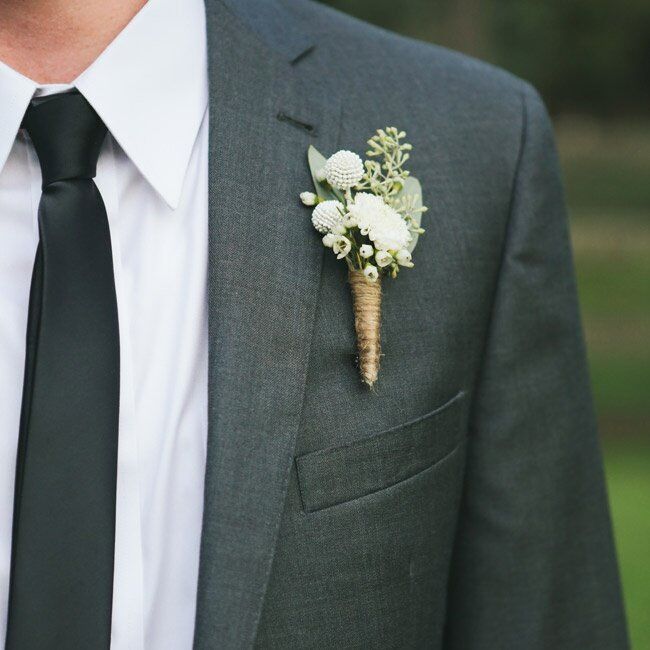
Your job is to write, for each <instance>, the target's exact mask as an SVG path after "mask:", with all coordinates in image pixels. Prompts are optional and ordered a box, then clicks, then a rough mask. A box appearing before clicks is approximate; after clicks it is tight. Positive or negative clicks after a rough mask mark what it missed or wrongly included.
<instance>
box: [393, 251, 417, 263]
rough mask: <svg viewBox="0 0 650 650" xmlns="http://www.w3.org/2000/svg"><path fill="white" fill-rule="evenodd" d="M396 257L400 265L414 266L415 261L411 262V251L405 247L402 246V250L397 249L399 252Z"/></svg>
mask: <svg viewBox="0 0 650 650" xmlns="http://www.w3.org/2000/svg"><path fill="white" fill-rule="evenodd" d="M395 259H396V260H397V263H398V264H399V265H400V266H406V267H408V268H412V267H413V262H411V253H410V252H409V251H407V250H406V249H405V248H402V249H401V250H399V251H397V254H396V255H395Z"/></svg>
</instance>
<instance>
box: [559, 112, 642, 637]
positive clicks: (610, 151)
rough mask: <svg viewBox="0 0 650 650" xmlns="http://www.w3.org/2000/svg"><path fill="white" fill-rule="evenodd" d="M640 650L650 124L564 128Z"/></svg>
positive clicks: (586, 311) (580, 269)
mask: <svg viewBox="0 0 650 650" xmlns="http://www.w3.org/2000/svg"><path fill="white" fill-rule="evenodd" d="M556 126H557V136H558V147H559V150H560V157H561V160H562V166H563V169H564V176H565V183H566V190H567V199H568V203H569V211H570V216H571V231H572V238H573V245H574V251H575V253H574V254H575V264H576V272H577V277H578V289H579V292H580V301H581V307H582V313H583V321H584V328H585V334H586V338H587V349H588V354H589V363H590V369H591V375H592V383H593V388H594V396H595V401H596V409H597V412H598V419H599V425H600V433H601V436H602V440H603V449H604V452H605V470H606V474H607V481H608V487H609V496H610V503H611V509H612V518H613V521H614V534H615V537H616V543H617V548H618V555H619V561H620V565H621V573H622V579H623V590H624V594H625V600H626V607H627V614H628V622H629V626H630V634H631V638H632V647H633V648H634V649H635V650H646V649H650V557H649V556H650V553H649V550H650V435H649V434H650V122H648V123H642V122H641V123H639V122H636V123H634V122H633V123H630V122H629V121H626V122H620V123H616V122H612V121H608V122H605V123H598V122H593V121H590V120H588V119H585V118H582V119H575V118H574V119H568V118H565V119H560V120H558V121H557V125H556Z"/></svg>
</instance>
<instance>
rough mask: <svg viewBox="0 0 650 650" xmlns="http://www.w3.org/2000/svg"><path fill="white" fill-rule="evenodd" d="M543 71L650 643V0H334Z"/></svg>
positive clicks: (612, 474)
mask: <svg viewBox="0 0 650 650" xmlns="http://www.w3.org/2000/svg"><path fill="white" fill-rule="evenodd" d="M326 4H330V5H332V6H334V7H336V8H338V9H341V10H343V11H345V12H347V13H350V14H353V15H356V16H358V17H360V18H363V19H365V20H368V21H370V22H374V23H376V24H379V25H381V26H383V27H386V28H389V29H392V30H394V31H397V32H401V33H403V34H407V35H409V36H413V37H416V38H420V39H423V40H428V41H432V42H435V43H438V44H441V45H445V46H448V47H452V48H454V49H457V50H461V51H463V52H467V53H469V54H472V55H474V56H478V57H479V58H482V59H485V60H488V61H491V62H493V63H495V64H497V65H499V66H502V67H504V68H506V69H507V70H510V71H512V72H514V73H515V74H517V75H519V76H521V77H523V78H525V79H527V80H529V81H531V82H532V83H533V84H534V85H535V86H536V87H537V88H538V90H539V91H540V92H541V93H542V95H543V96H544V99H545V100H546V102H547V105H548V107H549V109H550V111H551V113H552V115H553V118H554V120H555V126H556V132H557V138H558V146H559V150H560V157H561V159H562V165H563V171H564V177H565V184H566V190H567V197H568V203H569V211H570V217H571V230H572V237H573V244H574V250H575V262H576V268H577V274H578V285H579V290H580V299H581V303H582V311H583V319H584V326H585V333H586V337H587V345H588V350H589V362H590V366H591V374H592V381H593V388H594V394H595V397H596V407H597V411H598V419H599V424H600V433H601V438H602V443H603V448H604V451H605V466H606V472H607V479H608V485H609V493H610V501H611V507H612V515H613V518H614V528H615V535H616V541H617V547H618V555H619V560H620V564H621V570H622V576H623V588H624V591H625V599H626V606H627V612H628V620H629V625H630V632H631V636H632V645H633V648H634V649H635V650H650V0H544V1H543V2H540V1H539V0H536V1H533V0H483V1H481V0H403V1H402V2H395V0H326Z"/></svg>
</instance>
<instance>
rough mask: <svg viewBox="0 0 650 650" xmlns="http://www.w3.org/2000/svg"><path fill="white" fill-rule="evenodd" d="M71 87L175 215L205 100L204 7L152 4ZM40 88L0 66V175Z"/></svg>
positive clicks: (189, 2)
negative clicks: (97, 115)
mask: <svg viewBox="0 0 650 650" xmlns="http://www.w3.org/2000/svg"><path fill="white" fill-rule="evenodd" d="M71 85H72V86H74V87H76V88H77V89H78V90H79V91H80V92H81V94H82V95H84V97H85V98H86V99H87V100H88V101H89V102H90V104H91V105H92V107H93V108H94V109H95V110H96V111H97V113H98V114H99V116H100V117H101V118H102V120H103V121H104V123H105V124H106V126H107V128H108V129H109V131H110V132H111V134H112V136H113V137H114V138H115V140H117V142H118V143H119V144H120V146H121V147H122V149H123V150H124V151H125V153H126V155H127V156H128V157H129V158H130V159H131V161H132V162H133V163H134V164H135V165H136V167H137V168H138V169H139V171H140V173H141V174H142V175H143V176H144V177H145V178H146V179H147V181H148V182H149V183H150V184H151V185H152V186H153V187H154V189H155V190H156V191H157V192H158V193H159V194H160V195H161V196H162V198H163V199H164V200H165V202H166V203H167V204H168V205H169V206H170V207H171V208H176V207H177V206H178V203H179V200H180V196H181V192H182V188H183V181H184V178H185V173H186V171H187V167H188V164H189V160H190V156H191V153H192V149H193V147H194V142H195V140H196V136H197V134H198V131H199V127H200V125H201V121H202V119H203V116H204V114H205V110H206V106H207V101H208V81H207V57H206V38H205V8H204V5H203V2H202V0H149V2H147V4H146V5H145V6H144V7H143V8H142V9H141V10H140V12H139V13H138V14H137V15H136V16H135V17H134V18H133V19H132V20H131V22H130V23H129V24H128V25H127V26H126V27H125V28H124V29H123V30H122V32H121V33H120V34H119V35H118V36H117V37H116V38H115V40H114V41H113V42H112V43H111V44H110V45H109V46H108V47H107V48H106V49H105V50H104V52H102V54H101V55H100V56H99V57H98V58H97V59H96V60H95V62H94V63H93V64H92V65H91V66H90V67H89V68H88V69H87V70H85V71H84V72H83V73H82V74H81V75H80V76H79V77H78V78H77V79H76V80H75V81H74V82H73V83H72V84H71ZM37 88H38V84H36V83H34V82H33V81H31V80H30V79H28V78H27V77H24V76H23V75H21V74H19V73H18V72H16V71H14V70H12V69H11V68H9V67H8V66H6V65H4V64H3V63H2V62H0V169H1V168H2V166H4V163H5V161H6V158H7V156H8V155H9V151H10V150H11V147H12V145H13V141H14V139H15V137H16V133H17V131H18V128H19V127H20V122H21V120H22V117H23V115H24V113H25V110H26V109H27V105H28V104H29V101H30V99H31V98H32V96H33V94H34V92H35V91H36V89H37Z"/></svg>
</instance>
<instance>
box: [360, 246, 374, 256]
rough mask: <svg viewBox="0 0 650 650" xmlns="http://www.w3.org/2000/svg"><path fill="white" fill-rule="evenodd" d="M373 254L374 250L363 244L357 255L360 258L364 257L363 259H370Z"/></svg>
mask: <svg viewBox="0 0 650 650" xmlns="http://www.w3.org/2000/svg"><path fill="white" fill-rule="evenodd" d="M374 252H375V249H374V248H373V247H372V246H371V245H370V244H364V245H363V246H361V248H359V255H361V257H365V258H368V257H372V254H373V253H374Z"/></svg>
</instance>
